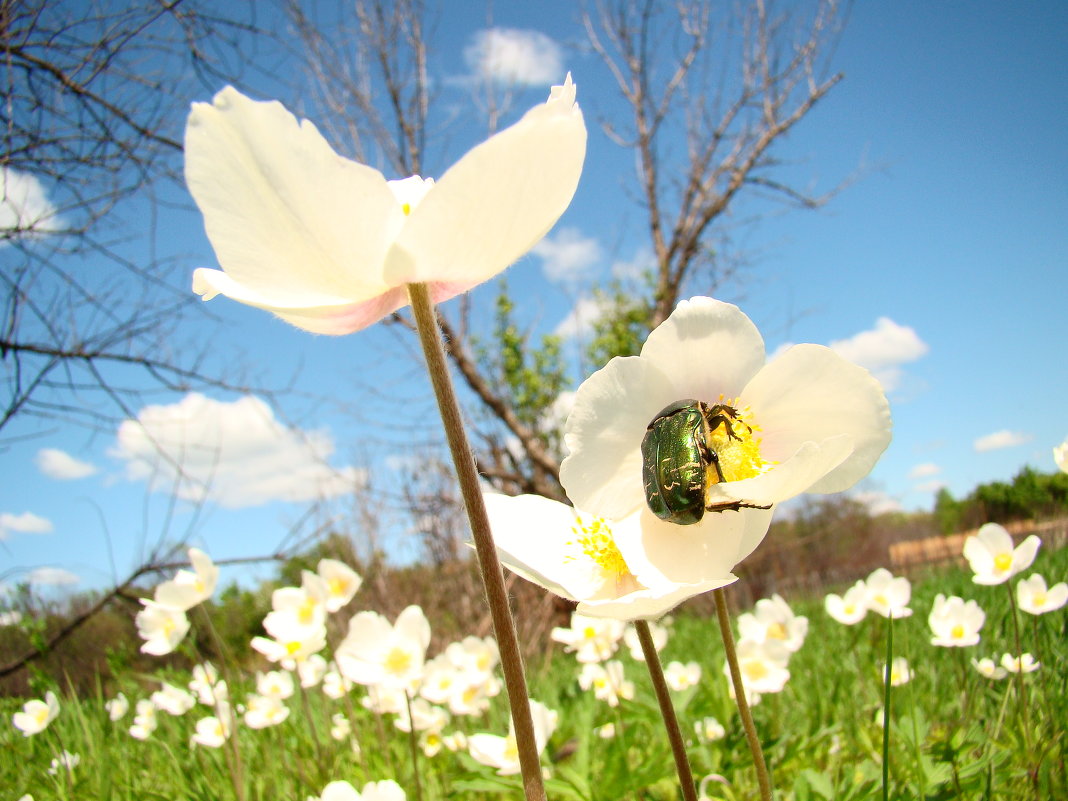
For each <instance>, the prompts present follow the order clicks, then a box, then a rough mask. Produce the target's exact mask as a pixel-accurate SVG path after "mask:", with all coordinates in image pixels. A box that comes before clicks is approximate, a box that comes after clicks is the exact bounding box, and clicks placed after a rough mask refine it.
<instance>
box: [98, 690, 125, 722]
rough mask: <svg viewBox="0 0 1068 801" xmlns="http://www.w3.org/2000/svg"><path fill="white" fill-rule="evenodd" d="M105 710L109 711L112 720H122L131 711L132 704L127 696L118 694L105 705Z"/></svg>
mask: <svg viewBox="0 0 1068 801" xmlns="http://www.w3.org/2000/svg"><path fill="white" fill-rule="evenodd" d="M104 709H106V710H107V713H108V717H109V718H110V719H111V720H113V721H115V720H122V719H123V717H125V715H126V713H127V712H128V711H129V709H130V702H129V700H128V699H127V698H126V696H125V695H123V694H122V693H118V694H117V695H116V696H115V697H114V698H110V699H108V700H107V701H106V702H105V703H104Z"/></svg>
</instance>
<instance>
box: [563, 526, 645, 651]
mask: <svg viewBox="0 0 1068 801" xmlns="http://www.w3.org/2000/svg"><path fill="white" fill-rule="evenodd" d="M575 522H576V524H577V525H575V526H574V527H573V528H572V529H571V530H572V531H573V532H574V533H575V534H576V535H577V536H576V538H575V539H574V540H573V541H572V543H571V544H572V545H577V546H578V547H579V548H580V549H581V551H582V553H583V555H584V556H585V557H586V558H587V559H591V560H593V561H594V562H596V563H597V564H598V565H599V566H600V567H601V569H602V570H604V572H605V573H608V574H611V575H614V576H616V578H617V579H621V578H625V577H627V576H630V575H631V572H630V568H629V567H627V562H626V560H625V559H623V554H621V553H620V552H619V548H618V547H617V546H616V541H615V540H614V539H613V538H612V529H610V528H609V527H608V524H607V523H606V522H605V521H604V518H601V517H595V518H593V520H591V521H590V522H589V523H588V524H585V523H583V522H582V518H577V519H576V521H575ZM586 636H587V637H589V636H591V635H590V634H587V635H586Z"/></svg>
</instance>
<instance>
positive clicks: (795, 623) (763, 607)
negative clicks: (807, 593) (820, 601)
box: [738, 593, 808, 653]
mask: <svg viewBox="0 0 1068 801" xmlns="http://www.w3.org/2000/svg"><path fill="white" fill-rule="evenodd" d="M738 632H739V634H740V636H741V639H745V640H753V641H755V642H759V643H762V642H765V641H766V640H778V641H779V642H781V643H782V644H783V647H784V648H786V650H787V651H789V652H790V653H794V652H796V651H797V650H798V649H800V648H801V646H802V645H803V644H804V642H805V635H806V634H808V618H807V617H801V616H798V615H795V614H794V613H793V610H792V609H790V606H789V604H787V603H786V601H785V600H783V597H782V596H781V595H779V594H778V593H775V594H774V595H772V596H771V597H770V598H761V599H760V600H759V601H757V602H756V605H755V607H754V609H753V611H752V612H745V613H744V614H741V615H739V616H738Z"/></svg>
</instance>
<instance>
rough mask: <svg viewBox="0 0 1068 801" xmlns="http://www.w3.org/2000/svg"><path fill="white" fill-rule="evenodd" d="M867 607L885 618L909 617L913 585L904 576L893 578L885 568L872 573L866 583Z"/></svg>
mask: <svg viewBox="0 0 1068 801" xmlns="http://www.w3.org/2000/svg"><path fill="white" fill-rule="evenodd" d="M864 589H865V592H866V605H867V607H868V609H870V610H871V611H873V612H878V613H879V614H880V615H882V616H883V617H893V618H900V617H908V616H909V615H911V614H912V610H911V609H909V607H908V603H909V598H911V597H912V584H910V583H909V580H908V579H907V578H905V577H904V576H896V577H895V576H893V575H892V574H891V573H890V571H889V570H887V569H886V568H885V567H879V568H876V569H875V570H873V571H872V573H871V575H870V576H868V580H867V581H866V582H864Z"/></svg>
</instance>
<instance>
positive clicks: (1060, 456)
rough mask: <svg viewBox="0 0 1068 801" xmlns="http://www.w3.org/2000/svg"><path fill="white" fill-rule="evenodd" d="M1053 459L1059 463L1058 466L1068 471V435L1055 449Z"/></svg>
mask: <svg viewBox="0 0 1068 801" xmlns="http://www.w3.org/2000/svg"><path fill="white" fill-rule="evenodd" d="M1053 461H1055V462H1056V463H1057V467H1059V468H1060V469H1061V470H1063V471H1064V472H1065V473H1068V437H1065V438H1064V442H1062V443H1061V444H1060V445H1058V446H1056V447H1055V448H1054V449H1053Z"/></svg>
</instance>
